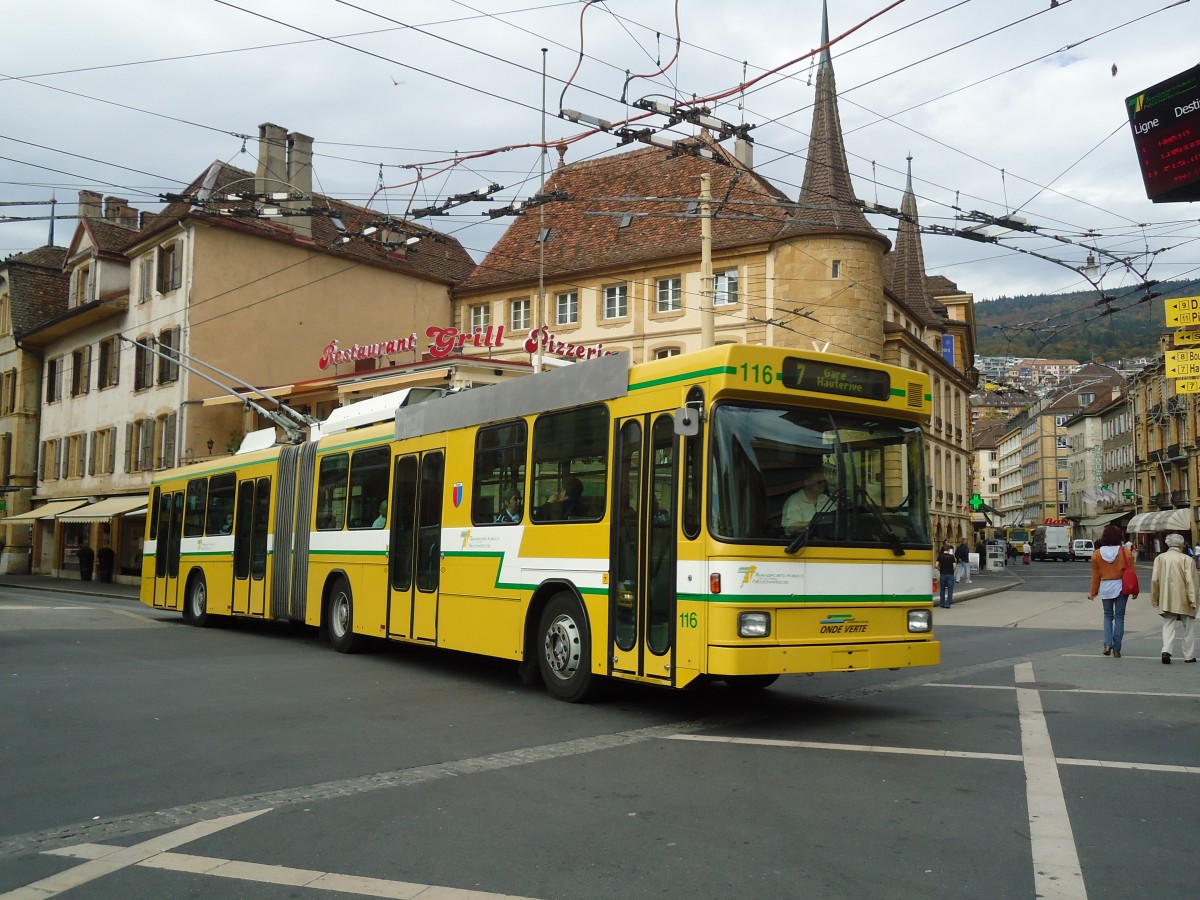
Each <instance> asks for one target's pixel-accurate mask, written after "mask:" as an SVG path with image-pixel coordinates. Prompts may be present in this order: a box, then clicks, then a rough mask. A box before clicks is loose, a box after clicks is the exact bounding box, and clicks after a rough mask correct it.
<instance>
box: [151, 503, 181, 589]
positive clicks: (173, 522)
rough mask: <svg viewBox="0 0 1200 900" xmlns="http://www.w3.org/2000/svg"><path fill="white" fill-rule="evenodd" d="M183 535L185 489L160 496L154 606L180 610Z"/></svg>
mask: <svg viewBox="0 0 1200 900" xmlns="http://www.w3.org/2000/svg"><path fill="white" fill-rule="evenodd" d="M182 538H183V491H182V490H179V491H175V492H174V493H166V492H165V491H164V492H163V493H162V494H160V495H159V500H158V533H157V534H156V536H155V542H156V549H155V555H154V605H155V606H156V607H158V608H160V609H179V546H180V542H181V540H182Z"/></svg>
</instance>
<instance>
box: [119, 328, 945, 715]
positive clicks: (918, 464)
mask: <svg viewBox="0 0 1200 900" xmlns="http://www.w3.org/2000/svg"><path fill="white" fill-rule="evenodd" d="M430 393H431V392H430ZM364 402H366V403H371V402H372V401H364ZM930 403H931V400H930V387H929V380H928V378H927V377H926V376H925V375H921V374H918V373H914V372H910V371H907V370H904V369H900V368H896V367H893V366H888V365H883V364H880V363H876V362H872V361H867V360H858V359H851V358H849V357H841V356H835V355H831V354H823V353H805V352H798V351H789V350H784V349H776V348H762V347H748V346H744V345H727V346H720V347H716V348H713V349H710V350H703V351H700V352H697V353H692V354H687V355H682V356H675V357H670V358H667V359H662V360H655V361H653V362H647V363H644V364H640V365H630V364H629V362H628V358H627V355H626V354H617V355H613V356H607V357H604V358H601V359H596V360H591V361H587V362H583V363H579V364H576V365H574V366H570V367H565V368H561V369H557V370H555V371H552V372H547V373H544V374H538V375H531V376H528V377H526V378H522V379H519V380H517V381H514V382H508V383H504V384H498V385H490V386H487V387H479V388H473V389H470V390H466V391H462V392H459V393H450V394H445V395H432V396H425V397H421V396H418V395H415V394H406V392H398V393H397V394H395V395H389V396H388V397H387V398H376V400H375V401H374V405H375V407H376V408H379V407H381V406H386V407H387V409H388V421H387V423H386V424H361V425H360V423H362V422H366V421H370V420H371V418H372V416H370V415H369V414H367V413H363V412H361V411H358V410H357V407H358V406H359V405H355V407H346V408H343V410H339V411H338V413H341V414H342V415H340V416H338V417H337V418H336V420H335V418H334V417H331V419H330V420H329V421H327V422H325V423H322V424H320V425H316V426H313V428H312V432H311V435H310V437H311V439H310V440H306V441H303V442H300V443H295V444H286V445H277V444H276V445H272V446H264V447H262V448H261V449H253V445H254V443H255V441H253V440H250V438H248V439H247V442H246V444H247V445H248V447H247V448H246V449H244V450H243V451H239V453H238V454H237V455H235V456H233V457H229V458H226V459H222V460H217V461H214V462H212V463H205V464H198V465H193V466H189V467H186V468H182V469H176V470H174V471H171V472H169V473H166V474H165V476H164V477H163V478H162V479H161V480H160V481H158V482H157V483H156V484H155V486H154V488H153V493H152V495H151V512H150V515H149V516H148V524H147V528H148V531H147V535H146V546H145V551H146V552H145V564H144V571H143V582H142V600H143V602H145V603H146V604H148V605H151V606H153V607H156V608H161V609H177V610H181V611H182V613H183V616H184V618H185V619H186V620H187V621H189V622H191V623H193V624H196V625H203V624H205V623H206V622H208V621H210V620H211V619H212V618H213V617H214V616H235V617H236V616H242V617H251V618H260V619H284V620H291V621H293V622H302V623H307V624H308V625H311V626H319V627H321V628H322V629H323V631H324V632H325V633H326V634H327V636H328V639H329V642H330V643H331V644H332V645H333V647H334V648H335V649H337V650H339V651H342V652H350V651H353V650H355V649H357V648H359V647H360V646H361V644H362V643H363V641H364V639H367V638H383V639H390V640H396V641H406V642H411V643H418V644H426V645H431V646H438V647H447V648H451V649H454V650H462V651H468V652H471V653H479V654H484V655H487V656H494V657H499V658H502V659H511V660H514V661H516V662H517V663H518V664H519V666H520V671H521V673H522V675H523V676H524V677H525V678H526V679H527V680H533V679H535V678H536V677H537V675H538V674H540V676H541V679H542V680H543V681H544V682H545V684H546V687H547V688H548V689H549V691H550V693H551V694H553V695H554V696H556V697H559V698H561V699H563V700H569V701H578V700H584V699H587V698H589V697H591V696H593V695H594V694H595V691H596V689H597V688H598V687H599V686H600V685H601V684H602V683H603V682H604V681H605V679H606V678H608V679H620V680H625V681H636V682H644V683H648V684H656V685H662V686H667V687H676V688H683V687H687V686H688V685H691V684H693V683H697V682H700V681H703V680H706V679H723V680H724V681H726V682H728V683H729V684H730V685H733V686H737V687H745V688H761V687H765V686H767V685H769V684H771V683H772V682H773V681H775V679H776V678H777V677H778V676H779V675H781V674H787V673H816V672H843V671H852V670H862V669H880V668H900V667H906V666H923V665H935V664H937V663H938V662H939V654H940V648H939V645H938V643H937V641H936V640H935V639H934V634H933V623H932V604H931V602H930V593H929V572H930V560H931V546H930V532H929V503H928V488H927V485H926V476H925V458H924V438H923V430H922V429H923V426H924V425H925V423H926V422H927V421H928V419H929V414H930ZM335 416H337V414H335ZM375 418H378V417H375ZM267 434H268V435H269V436H268V440H267V443H272V444H273V441H274V432H273V430H271V431H269V432H267ZM250 437H253V435H252V436H250ZM260 443H262V442H260Z"/></svg>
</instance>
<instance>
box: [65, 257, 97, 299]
mask: <svg viewBox="0 0 1200 900" xmlns="http://www.w3.org/2000/svg"><path fill="white" fill-rule="evenodd" d="M95 299H96V274H95V269H94V268H93V267H92V264H91V263H90V262H89V263H85V264H84V265H82V266H79V267H78V268H77V269H76V270H75V272H74V273H73V274H72V275H71V290H70V295H69V297H68V300H67V305H68V306H69V307H70V308H71V309H74V308H75V307H77V306H83V305H84V304H86V303H91V302H92V301H93V300H95Z"/></svg>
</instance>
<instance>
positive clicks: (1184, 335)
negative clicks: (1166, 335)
mask: <svg viewBox="0 0 1200 900" xmlns="http://www.w3.org/2000/svg"><path fill="white" fill-rule="evenodd" d="M1175 346H1176V347H1196V346H1200V328H1189V329H1186V330H1184V331H1176V332H1175Z"/></svg>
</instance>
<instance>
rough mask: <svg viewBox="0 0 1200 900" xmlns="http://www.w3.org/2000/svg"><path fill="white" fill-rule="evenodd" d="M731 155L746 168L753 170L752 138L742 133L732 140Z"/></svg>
mask: <svg viewBox="0 0 1200 900" xmlns="http://www.w3.org/2000/svg"><path fill="white" fill-rule="evenodd" d="M733 157H734V159H736V160H737V161H738V162H740V163H741V164H742V165H743V166H745V167H746V168H747V169H749V170H751V171H754V138H752V137H750V136H749V135H743V136H742V137H739V138H738V139H737V140H736V141H734V142H733Z"/></svg>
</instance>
